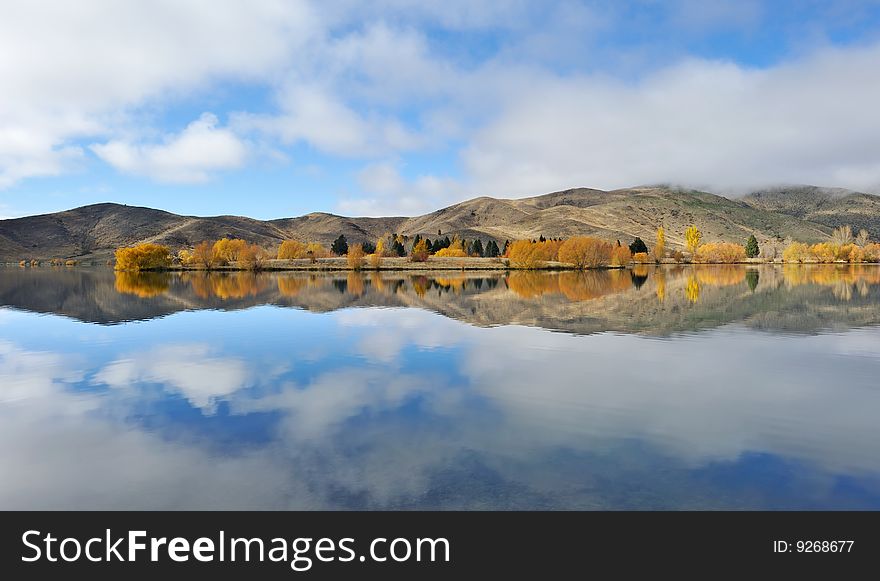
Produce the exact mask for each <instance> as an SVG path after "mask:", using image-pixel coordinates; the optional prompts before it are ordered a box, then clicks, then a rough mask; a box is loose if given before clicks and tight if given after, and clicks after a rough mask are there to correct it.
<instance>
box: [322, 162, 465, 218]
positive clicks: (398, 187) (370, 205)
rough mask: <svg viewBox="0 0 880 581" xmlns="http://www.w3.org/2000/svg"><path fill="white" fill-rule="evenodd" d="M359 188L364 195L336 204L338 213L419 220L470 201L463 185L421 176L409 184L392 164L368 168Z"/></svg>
mask: <svg viewBox="0 0 880 581" xmlns="http://www.w3.org/2000/svg"><path fill="white" fill-rule="evenodd" d="M358 184H359V185H360V187H361V188H362V189H363V192H364V194H362V195H360V196H352V197H346V198H343V199H342V200H341V201H340V202H339V203H338V204H337V210H338V211H339V212H341V213H343V214H347V215H354V216H417V215H420V214H424V213H426V212H431V211H434V210H436V209H437V208H438V207H441V206H443V205H444V204H445V203H450V204H451V203H454V202H457V201H459V200H461V199H464V198H466V197H467V195H466V194H465V191H464V188H463V186H462V184H461V183H459V182H458V181H456V180H454V179H451V178H443V177H438V176H433V175H421V176H418V177H416V178H415V179H412V180H407V179H404V177H403V176H401V175H400V171H399V169H398V166H397V164H395V163H393V162H379V163H375V164H370V165H367V166H366V167H364V169H363V170H361V172H360V173H359V174H358Z"/></svg>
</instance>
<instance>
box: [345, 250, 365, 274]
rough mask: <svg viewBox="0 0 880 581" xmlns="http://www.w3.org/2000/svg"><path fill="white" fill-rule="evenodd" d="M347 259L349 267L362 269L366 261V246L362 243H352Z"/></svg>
mask: <svg viewBox="0 0 880 581" xmlns="http://www.w3.org/2000/svg"><path fill="white" fill-rule="evenodd" d="M346 260H347V262H348V267H349V268H352V269H354V270H360V269H361V267H362V266H363V262H364V247H363V246H362V245H360V244H350V245H349V246H348V254H347V255H346Z"/></svg>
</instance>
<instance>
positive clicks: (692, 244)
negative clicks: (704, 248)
mask: <svg viewBox="0 0 880 581" xmlns="http://www.w3.org/2000/svg"><path fill="white" fill-rule="evenodd" d="M702 239H703V233H702V232H700V229H699V228H697V227H696V226H694V225H690V226H688V227H687V228H686V229H685V231H684V243H685V246H687V249H688V251H690V253H691V256H694V255H695V254H696V253H697V248H699V247H700V241H701V240H702Z"/></svg>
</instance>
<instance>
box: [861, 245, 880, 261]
mask: <svg viewBox="0 0 880 581" xmlns="http://www.w3.org/2000/svg"><path fill="white" fill-rule="evenodd" d="M864 251H865V262H880V244H877V243H876V242H873V243H870V244H866V245H865V246H864Z"/></svg>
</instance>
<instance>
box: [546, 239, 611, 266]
mask: <svg viewBox="0 0 880 581" xmlns="http://www.w3.org/2000/svg"><path fill="white" fill-rule="evenodd" d="M613 250H614V246H613V245H612V244H611V243H610V242H606V241H605V240H600V239H598V238H593V237H591V236H574V237H572V238H569V239H568V240H566V241H565V242H563V243H562V245H561V246H560V247H559V253H558V258H559V261H560V262H565V263H568V264H573V265H574V266H575V267H576V268H580V269H584V268H598V267H600V266H608V265H609V264H610V263H611V253H612V252H613Z"/></svg>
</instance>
